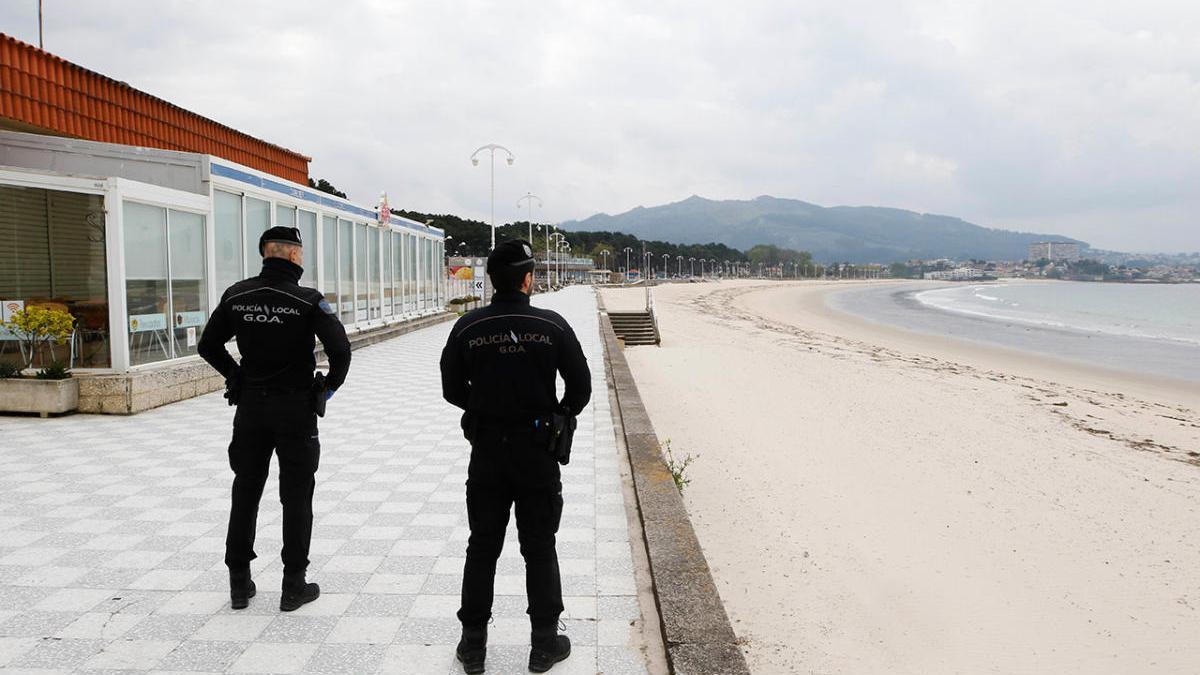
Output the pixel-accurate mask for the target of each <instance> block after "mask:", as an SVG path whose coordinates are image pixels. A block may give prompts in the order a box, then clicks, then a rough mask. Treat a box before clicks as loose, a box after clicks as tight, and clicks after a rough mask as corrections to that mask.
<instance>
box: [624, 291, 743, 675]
mask: <svg viewBox="0 0 1200 675" xmlns="http://www.w3.org/2000/svg"><path fill="white" fill-rule="evenodd" d="M601 332H602V334H603V338H604V346H605V361H606V365H607V366H608V368H609V375H610V377H612V380H613V386H614V389H615V390H616V393H617V404H618V408H619V411H618V414H619V415H620V422H621V425H622V428H623V432H624V435H625V445H626V448H627V451H628V453H629V462H630V465H631V467H632V470H633V477H634V489H635V491H636V493H637V501H638V511H639V516H640V518H641V521H642V528H643V532H644V533H645V541H646V550H647V554H648V557H649V561H650V573H651V577H652V579H653V586H654V594H655V599H656V601H657V603H658V608H659V616H660V617H661V621H662V632H663V639H664V642H665V643H666V648H667V658H668V663H669V666H670V668H671V671H672V672H674V673H722V674H726V673H728V674H732V675H738V674H741V673H749V672H750V671H749V669H748V668H747V666H746V661H745V657H744V656H743V655H742V653H741V650H740V649H738V647H737V637H736V635H734V632H733V628H732V627H731V626H730V624H729V617H728V615H727V614H726V613H725V607H724V605H723V604H722V603H721V598H720V595H719V593H718V592H717V588H716V585H715V584H714V583H713V579H712V573H711V571H710V570H709V567H708V561H707V560H705V558H704V551H703V549H701V547H700V542H699V540H698V539H697V538H696V533H695V530H694V529H693V528H692V523H691V520H690V519H689V518H688V514H687V510H686V508H685V507H684V504H683V498H682V497H681V496H680V494H679V491H678V489H676V487H675V482H674V479H673V478H672V477H671V472H670V470H668V469H667V466H666V463H665V462H664V461H663V457H662V453H661V451H660V448H659V443H658V437H657V436H656V435H655V433H654V426H653V425H652V424H651V422H650V417H649V415H648V414H647V413H646V409H645V407H644V406H643V405H642V400H641V397H640V396H639V394H638V390H637V384H636V383H635V382H634V379H633V374H632V372H631V371H630V369H629V364H628V362H627V361H626V360H625V356H624V354H623V353H622V352H621V349H620V346H619V344H618V342H617V337H616V334H615V333H614V332H613V329H612V323H611V322H610V321H609V319H608V316H607V314H602V315H601Z"/></svg>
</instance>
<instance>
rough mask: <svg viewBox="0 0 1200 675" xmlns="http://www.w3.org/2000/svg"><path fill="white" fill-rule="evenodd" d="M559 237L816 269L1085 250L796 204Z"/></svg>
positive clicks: (870, 211) (880, 211)
mask: <svg viewBox="0 0 1200 675" xmlns="http://www.w3.org/2000/svg"><path fill="white" fill-rule="evenodd" d="M561 227H562V228H563V229H565V230H590V231H596V230H599V231H609V232H624V233H627V234H632V235H635V236H637V237H641V238H643V239H658V240H662V241H667V242H672V243H679V244H683V243H694V242H707V241H711V242H717V243H721V244H725V245H727V246H731V247H733V248H737V249H742V250H746V249H749V248H750V247H752V246H754V245H756V244H774V245H776V246H781V247H786V248H790V249H796V250H803V251H810V252H811V253H812V256H813V258H814V259H815V260H818V261H846V262H891V261H896V260H908V259H911V258H920V259H925V260H930V259H936V258H955V259H968V258H977V259H982V260H1022V259H1024V258H1025V257H1026V254H1027V252H1028V247H1029V244H1030V243H1032V242H1035V241H1047V240H1049V241H1068V242H1076V243H1079V244H1080V245H1081V248H1086V247H1087V244H1086V243H1085V242H1081V241H1078V240H1076V239H1071V238H1068V237H1062V236H1058V235H1050V234H1037V233H1030V232H1011V231H1008V230H997V229H991V228H986V227H980V226H979V225H975V224H973V223H969V222H967V221H965V220H962V219H961V218H954V217H951V216H939V215H932V214H927V213H916V212H913V211H905V210H903V209H892V208H883V207H875V206H834V207H823V206H817V205H816V204H809V203H807V202H802V201H799V200H795V199H779V198H776V197H767V196H764V197H758V198H756V199H752V200H745V201H742V200H725V201H713V200H710V199H704V198H702V197H696V196H693V197H689V198H688V199H685V200H683V201H681V202H675V203H673V204H665V205H663V206H655V207H649V208H647V207H640V206H639V207H637V208H635V209H633V210H631V211H626V212H625V213H621V214H618V215H615V216H612V215H608V214H598V215H594V216H591V217H590V218H586V219H584V220H580V221H567V222H565V223H562V224H561Z"/></svg>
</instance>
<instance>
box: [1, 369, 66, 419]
mask: <svg viewBox="0 0 1200 675" xmlns="http://www.w3.org/2000/svg"><path fill="white" fill-rule="evenodd" d="M78 407H79V380H77V379H75V378H73V377H69V378H67V379H65V380H35V379H26V378H17V377H9V378H4V379H0V412H23V413H41V415H42V417H45V416H46V415H50V414H57V413H65V412H71V411H72V410H75V409H76V408H78Z"/></svg>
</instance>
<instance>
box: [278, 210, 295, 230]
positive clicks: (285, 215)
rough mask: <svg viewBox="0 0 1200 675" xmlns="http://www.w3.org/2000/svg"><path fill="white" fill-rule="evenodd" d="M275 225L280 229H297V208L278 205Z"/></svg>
mask: <svg viewBox="0 0 1200 675" xmlns="http://www.w3.org/2000/svg"><path fill="white" fill-rule="evenodd" d="M275 224H276V225H278V226H280V227H296V207H294V206H284V205H283V204H276V205H275Z"/></svg>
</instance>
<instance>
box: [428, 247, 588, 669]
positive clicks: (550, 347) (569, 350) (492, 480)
mask: <svg viewBox="0 0 1200 675" xmlns="http://www.w3.org/2000/svg"><path fill="white" fill-rule="evenodd" d="M509 243H515V242H506V244H509ZM497 248H498V249H499V248H500V247H497ZM490 266H491V261H489V269H490ZM441 370H442V393H443V396H444V397H445V399H446V400H447V401H449V402H450V403H453V404H454V405H456V406H458V407H460V408H463V409H464V410H465V411H466V412H465V413H464V415H463V428H464V431H465V432H466V433H467V435H468V438H469V439H470V441H471V461H470V466H469V468H468V472H467V476H468V477H467V518H468V524H469V525H470V528H471V535H470V539H469V540H468V543H467V559H466V563H465V565H464V568H463V585H462V607H461V609H460V610H459V612H458V618H459V620H460V621H461V622H462V624H463V641H462V642H461V643H460V645H459V652H458V653H459V659H460V660H462V661H463V664H464V667H465V668H466V670H467V672H468V673H471V672H482V669H483V658H484V654H485V653H486V643H487V630H486V625H487V622H488V620H489V619H490V617H491V613H492V599H493V591H494V578H495V573H496V560H497V558H498V557H499V555H500V550H501V548H502V547H503V545H504V531H505V529H506V527H507V525H508V514H509V509H510V508H511V507H512V506H513V505H514V504H515V507H516V508H515V511H516V519H517V530H518V536H519V541H520V546H521V555H522V556H523V557H524V558H525V585H526V591H527V594H528V597H529V609H528V612H529V616H530V623H531V624H532V631H531V636H532V644H533V650H532V652H531V657H530V659H531V662H530V663H531V665H530V667H531V668H534V666H535V663H538V662H539V661H540V665H539V667H536V668H534V669H535V672H542V671H543V670H544V669H547V668H549V667H550V666H551V665H552V663H553V661H555V660H561V659H562V658H565V657H566V654H569V652H570V649H569V645H570V642H569V641H566V642H565V645H566V646H565V650H566V653H565V654H564V653H562V652H561V650H562V649H563V648H564V647H563V646H562V643H561V642H556V641H562V640H565V638H564V637H560V636H557V626H558V617H559V615H560V614H561V613H562V611H563V604H562V586H561V580H560V577H559V569H558V556H557V553H556V551H555V534H556V533H557V532H558V526H559V521H560V519H561V517H562V508H563V500H562V483H561V482H560V474H559V465H558V462H557V461H556V460H555V458H554V456H553V455H552V454H551V453H550V452H549V451H548V449H547V446H548V438H549V436H548V434H549V429H547V428H546V426H545V424H544V422H543V420H545V419H546V418H547V417H548V416H549V415H550V414H552V413H553V412H555V411H561V412H565V413H567V414H569V415H577V414H579V413H580V412H581V411H582V410H583V408H584V406H586V405H587V403H588V400H589V399H590V397H591V392H592V388H591V373H590V372H589V371H588V366H587V359H586V357H585V356H584V355H583V350H582V349H581V348H580V346H579V341H578V339H577V338H576V337H575V333H574V331H572V330H571V327H570V326H569V325H568V324H567V322H566V321H565V320H564V319H563V318H562V317H561V316H559V315H558V314H557V313H555V312H551V311H548V310H544V309H540V308H536V307H532V306H530V304H529V296H528V295H526V294H525V293H524V292H521V291H517V290H510V291H500V292H497V293H496V294H495V295H494V296H493V298H492V303H491V305H489V306H487V307H484V308H482V309H477V310H475V311H472V312H469V313H468V314H466V315H465V316H463V317H462V318H461V319H459V320H458V322H457V323H456V324H455V325H454V328H453V329H452V331H451V334H450V338H449V340H448V342H447V343H446V347H445V349H444V350H443V351H442V359H441ZM558 373H561V374H562V377H563V380H564V381H565V383H566V389H565V394H564V396H563V399H562V401H561V402H560V401H559V400H558V399H557V396H556V391H555V383H556V374H558ZM539 648H540V649H541V650H542V651H541V652H540V656H539ZM556 649H557V650H560V651H559V652H558V653H557V655H554V650H556ZM547 654H551V656H549V657H548V656H546V655H547Z"/></svg>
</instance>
